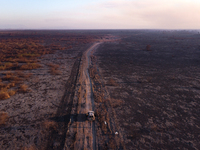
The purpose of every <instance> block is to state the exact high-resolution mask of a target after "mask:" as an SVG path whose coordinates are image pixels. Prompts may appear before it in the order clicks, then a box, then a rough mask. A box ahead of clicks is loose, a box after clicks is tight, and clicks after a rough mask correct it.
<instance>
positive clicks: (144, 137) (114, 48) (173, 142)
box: [95, 30, 200, 149]
mask: <svg viewBox="0 0 200 150" xmlns="http://www.w3.org/2000/svg"><path fill="white" fill-rule="evenodd" d="M119 33H120V36H121V37H122V40H121V42H109V43H106V44H103V45H101V46H100V47H99V49H98V50H97V51H96V53H95V56H96V57H97V59H98V63H97V64H98V67H99V70H100V73H101V78H102V79H103V80H104V82H105V83H109V80H110V79H113V80H115V81H116V85H111V84H107V85H106V88H107V90H108V91H109V94H110V96H111V99H112V103H113V104H116V105H113V106H114V109H115V112H116V114H117V121H118V123H119V124H120V127H121V130H123V131H122V132H123V133H122V134H123V138H124V142H125V145H126V148H127V149H200V144H199V143H200V136H199V135H200V115H199V114H200V109H199V108H200V36H199V34H196V33H195V32H194V31H193V32H192V31H191V32H190V31H148V30H147V31H145V30H136V31H134V30H132V31H123V32H118V34H119ZM116 34H117V33H116ZM118 102H120V104H119V105H118V104H117V103H118Z"/></svg>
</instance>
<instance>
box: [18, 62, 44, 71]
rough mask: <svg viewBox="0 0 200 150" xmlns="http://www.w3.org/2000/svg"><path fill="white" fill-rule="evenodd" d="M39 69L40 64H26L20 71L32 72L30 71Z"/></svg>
mask: <svg viewBox="0 0 200 150" xmlns="http://www.w3.org/2000/svg"><path fill="white" fill-rule="evenodd" d="M39 67H41V65H40V64H37V63H28V64H24V65H22V66H21V67H20V70H32V69H37V68H39Z"/></svg>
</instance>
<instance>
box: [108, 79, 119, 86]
mask: <svg viewBox="0 0 200 150" xmlns="http://www.w3.org/2000/svg"><path fill="white" fill-rule="evenodd" d="M107 85H110V86H118V84H117V82H116V81H115V80H114V79H112V78H111V79H109V80H108V82H107Z"/></svg>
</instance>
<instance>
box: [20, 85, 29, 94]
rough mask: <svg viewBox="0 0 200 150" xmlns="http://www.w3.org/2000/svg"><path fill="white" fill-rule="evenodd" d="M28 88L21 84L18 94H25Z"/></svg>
mask: <svg viewBox="0 0 200 150" xmlns="http://www.w3.org/2000/svg"><path fill="white" fill-rule="evenodd" d="M27 88H28V86H27V85H26V84H22V85H20V86H19V92H27V91H28V89H27Z"/></svg>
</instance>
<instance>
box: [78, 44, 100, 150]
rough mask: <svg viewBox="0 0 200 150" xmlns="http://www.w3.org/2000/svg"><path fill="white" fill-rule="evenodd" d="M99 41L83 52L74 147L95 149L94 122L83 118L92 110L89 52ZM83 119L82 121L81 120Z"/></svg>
mask: <svg viewBox="0 0 200 150" xmlns="http://www.w3.org/2000/svg"><path fill="white" fill-rule="evenodd" d="M98 45H99V43H95V44H94V45H92V46H91V47H90V48H89V49H88V50H87V51H86V52H85V53H84V54H83V57H82V58H83V60H82V62H83V64H82V69H81V70H82V72H81V76H80V84H81V86H80V101H79V102H78V110H77V113H78V116H77V120H78V121H77V135H76V141H77V143H76V144H75V149H82V148H84V149H95V130H94V122H91V121H88V120H85V121H84V119H83V118H84V115H85V114H86V113H87V112H88V111H89V110H94V100H93V96H92V84H91V80H90V76H89V73H88V68H89V63H90V58H89V56H90V52H91V50H93V49H95V48H96V47H97V46H98ZM81 120H83V121H81Z"/></svg>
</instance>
